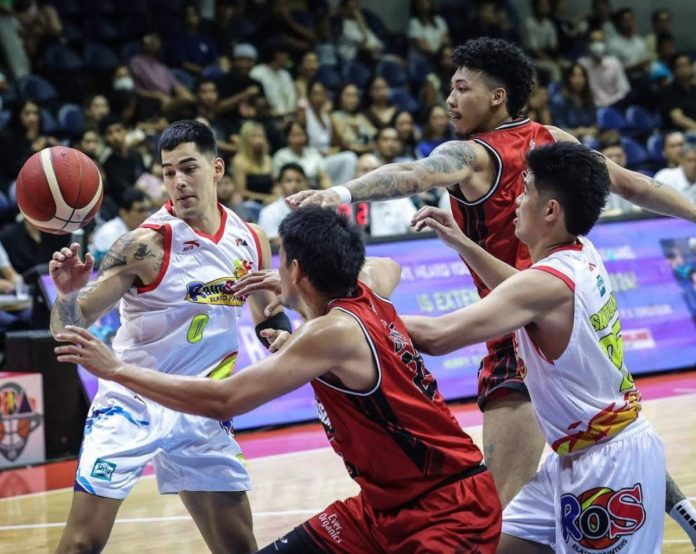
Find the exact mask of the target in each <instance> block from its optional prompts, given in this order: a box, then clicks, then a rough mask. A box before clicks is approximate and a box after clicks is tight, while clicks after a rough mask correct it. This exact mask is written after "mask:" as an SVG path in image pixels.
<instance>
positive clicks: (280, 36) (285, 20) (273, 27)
mask: <svg viewBox="0 0 696 554" xmlns="http://www.w3.org/2000/svg"><path fill="white" fill-rule="evenodd" d="M264 15H265V16H266V17H265V18H264V19H263V21H262V22H261V24H260V25H259V28H258V29H257V30H256V32H255V33H254V37H255V42H256V43H257V44H261V43H263V42H264V41H266V40H268V37H273V38H274V39H275V40H278V41H280V42H282V43H283V44H284V45H285V47H286V48H287V49H288V51H289V52H290V53H291V55H292V56H293V57H295V58H299V57H300V56H302V54H304V53H305V52H307V51H309V50H310V49H311V48H312V47H313V46H314V43H315V42H316V41H317V36H316V34H315V33H314V30H313V29H311V28H309V27H306V26H304V25H303V24H302V23H300V22H299V21H298V20H297V19H296V18H295V17H294V16H293V14H292V11H291V2H290V1H289V0H268V3H267V8H266V13H265V14H264Z"/></svg>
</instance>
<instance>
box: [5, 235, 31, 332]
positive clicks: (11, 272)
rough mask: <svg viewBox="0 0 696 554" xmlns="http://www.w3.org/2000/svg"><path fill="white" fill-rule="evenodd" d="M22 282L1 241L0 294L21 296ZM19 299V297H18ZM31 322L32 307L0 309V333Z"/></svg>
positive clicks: (24, 326) (27, 325) (20, 327)
mask: <svg viewBox="0 0 696 554" xmlns="http://www.w3.org/2000/svg"><path fill="white" fill-rule="evenodd" d="M20 282H22V280H21V277H20V276H19V275H18V274H17V272H16V271H15V269H14V267H12V264H11V263H10V258H9V257H8V255H7V251H6V250H5V249H4V248H3V246H2V243H0V294H13V293H14V294H15V295H16V296H19V292H20V291H19V290H18V287H17V285H18V284H19V283H20ZM22 292H24V291H22ZM18 300H19V298H18ZM30 323H31V307H29V308H23V309H21V308H20V309H19V310H15V309H13V310H7V309H0V335H2V334H3V333H5V332H6V331H14V330H17V329H23V328H29V326H30Z"/></svg>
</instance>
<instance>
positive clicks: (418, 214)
mask: <svg viewBox="0 0 696 554" xmlns="http://www.w3.org/2000/svg"><path fill="white" fill-rule="evenodd" d="M429 213H430V206H423V207H422V208H421V209H420V210H418V211H417V212H416V213H415V214H413V217H412V218H411V225H413V224H414V223H416V222H418V221H421V220H422V219H423V218H425V217H428V214H429Z"/></svg>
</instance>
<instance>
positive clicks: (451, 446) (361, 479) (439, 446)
mask: <svg viewBox="0 0 696 554" xmlns="http://www.w3.org/2000/svg"><path fill="white" fill-rule="evenodd" d="M328 309H329V310H340V311H341V312H344V313H346V314H348V315H350V316H351V317H352V318H354V319H355V321H356V322H357V323H358V325H360V327H361V329H362V331H363V333H364V334H365V339H366V340H367V342H368V344H369V346H370V348H371V350H372V356H373V360H374V363H375V366H376V367H377V374H378V377H377V383H376V384H375V386H374V387H373V388H372V390H370V391H366V392H358V391H353V390H349V389H347V388H345V387H344V386H343V385H342V384H341V383H340V382H339V381H338V380H337V379H331V378H330V377H329V376H326V377H322V378H318V379H315V380H313V381H312V387H313V388H314V393H315V395H316V399H317V404H318V409H319V418H320V420H321V422H322V423H323V425H324V427H325V429H326V434H327V436H328V438H329V442H330V443H331V445H332V446H333V448H334V450H335V451H336V452H337V453H338V454H339V455H340V456H341V457H342V458H343V460H344V462H345V465H346V468H347V469H348V472H349V473H350V475H351V477H353V478H354V479H355V480H356V482H357V483H358V484H359V485H360V488H361V489H362V491H363V494H364V495H365V496H366V497H367V499H368V500H369V502H370V504H371V506H372V507H373V508H375V509H380V510H385V509H391V508H395V507H397V506H401V505H403V504H404V503H406V502H409V501H411V500H413V499H414V498H417V497H419V496H421V495H422V494H424V493H425V492H427V491H429V490H430V489H432V488H434V487H436V486H437V485H438V484H440V483H443V482H445V481H448V480H449V479H452V478H456V477H457V476H458V475H460V474H466V472H467V471H468V470H472V469H474V470H475V469H476V468H478V467H479V465H480V463H481V461H482V458H483V457H482V455H481V451H480V450H479V449H478V448H477V447H476V445H475V444H474V442H473V441H472V440H471V437H469V436H468V435H467V434H466V433H464V431H462V429H461V427H460V426H459V423H457V420H456V419H455V418H454V416H453V415H452V413H451V412H450V410H449V408H447V406H446V405H445V402H444V399H443V398H442V395H441V394H440V392H439V391H438V389H437V383H436V381H435V378H434V377H433V376H432V375H431V374H430V373H429V372H428V370H427V369H426V368H425V366H424V364H423V360H422V358H421V356H420V354H419V353H418V352H417V351H416V350H415V348H414V347H413V344H412V342H411V339H410V337H409V335H408V331H407V330H406V327H405V325H404V324H403V322H402V321H401V319H400V318H399V316H398V315H397V313H396V311H395V310H394V307H393V306H392V304H391V302H389V300H387V299H384V298H381V297H379V296H378V295H376V294H375V293H374V292H372V291H371V290H370V289H369V288H368V287H367V286H366V285H364V284H362V283H360V284H359V294H358V296H356V297H353V298H340V299H336V300H333V301H332V302H331V303H330V304H329V307H328Z"/></svg>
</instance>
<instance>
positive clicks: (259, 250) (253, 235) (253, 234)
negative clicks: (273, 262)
mask: <svg viewBox="0 0 696 554" xmlns="http://www.w3.org/2000/svg"><path fill="white" fill-rule="evenodd" d="M240 220H241V221H242V223H244V225H246V226H247V229H249V232H250V233H251V236H252V237H254V244H256V252H257V254H258V255H259V267H258V269H261V268H262V267H263V252H262V251H261V241H260V240H259V235H258V234H257V233H256V231H254V228H253V227H252V226H251V225H249V224H248V223H247V222H246V221H244V220H243V219H241V218H240Z"/></svg>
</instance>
